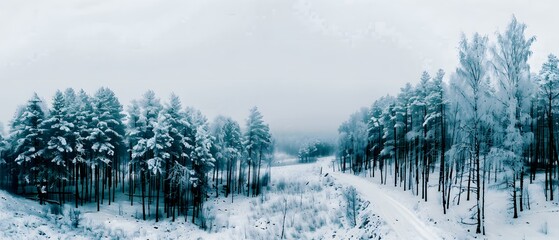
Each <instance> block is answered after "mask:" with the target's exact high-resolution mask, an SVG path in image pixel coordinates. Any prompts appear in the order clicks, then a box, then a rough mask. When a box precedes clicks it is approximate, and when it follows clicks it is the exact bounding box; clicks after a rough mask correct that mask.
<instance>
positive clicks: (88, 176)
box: [0, 88, 272, 227]
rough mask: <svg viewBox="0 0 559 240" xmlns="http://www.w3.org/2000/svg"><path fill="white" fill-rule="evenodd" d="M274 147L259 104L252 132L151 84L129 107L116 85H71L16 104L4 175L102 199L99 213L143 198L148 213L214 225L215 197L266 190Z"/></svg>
mask: <svg viewBox="0 0 559 240" xmlns="http://www.w3.org/2000/svg"><path fill="white" fill-rule="evenodd" d="M271 144H272V141H271V134H270V129H269V127H268V125H267V124H266V123H265V122H264V121H263V118H262V114H261V113H260V112H259V110H258V109H257V108H256V107H255V108H253V109H251V110H250V115H249V117H248V120H247V122H246V128H245V131H244V132H243V131H242V130H241V127H240V125H239V124H238V123H237V122H236V121H234V120H233V119H231V118H229V117H223V116H220V117H217V118H216V119H215V120H214V121H213V122H211V123H209V122H208V120H207V119H206V117H205V116H204V115H202V113H201V112H200V111H198V110H196V109H193V108H183V107H182V105H181V102H180V100H179V98H178V97H177V96H176V95H174V94H173V95H171V96H170V98H169V100H168V101H167V102H166V103H164V104H162V103H161V101H160V99H159V98H157V97H156V95H155V93H154V92H153V91H148V92H146V93H145V94H144V95H143V97H142V98H141V99H139V100H134V101H132V103H131V104H130V106H129V107H128V108H127V113H126V114H125V112H124V108H123V106H122V105H121V104H120V102H119V100H118V98H117V97H116V96H115V94H114V93H113V92H112V91H111V90H110V89H108V88H101V89H99V90H98V91H97V92H96V93H95V94H94V95H93V96H90V95H88V94H87V93H86V92H85V91H83V90H81V91H79V92H75V91H74V90H73V89H67V90H66V91H64V92H61V91H57V92H56V93H55V95H54V97H53V99H52V106H51V107H50V108H48V107H47V106H46V104H45V102H44V101H43V100H41V98H39V97H38V96H37V94H35V95H34V96H33V97H32V98H31V99H30V100H29V101H28V102H27V104H26V105H23V106H21V107H20V108H19V109H18V110H17V111H16V114H15V116H14V118H13V120H12V122H11V124H10V130H9V135H8V136H7V137H3V136H1V135H0V156H1V158H0V159H2V160H1V161H0V171H1V172H0V176H2V179H1V180H0V182H1V186H2V187H3V188H5V189H8V190H10V191H11V192H14V193H18V194H22V195H28V196H31V197H33V196H37V193H41V192H43V191H44V192H46V193H45V195H46V196H41V194H39V196H41V197H44V198H45V200H47V201H55V202H57V203H60V204H64V203H71V202H73V203H74V204H73V205H74V206H75V207H76V208H78V207H79V206H83V205H84V204H87V203H92V202H95V203H96V205H97V210H98V211H99V209H100V206H101V205H103V204H108V205H110V204H111V203H112V202H115V201H116V200H120V201H126V199H128V201H129V202H130V204H131V205H134V204H137V203H139V202H141V206H142V218H143V219H144V220H145V219H146V218H147V217H150V218H155V221H159V219H160V218H161V217H163V216H165V215H166V217H167V218H172V220H173V221H174V220H175V218H176V217H178V216H184V218H185V221H186V220H187V216H192V222H195V223H197V224H200V225H201V226H202V227H205V226H204V224H205V223H204V221H203V220H200V219H203V216H202V215H201V213H202V212H203V203H204V201H205V200H206V199H207V198H208V197H210V196H212V195H213V196H215V197H219V196H220V194H221V195H223V197H230V198H231V201H233V196H234V195H240V194H246V195H247V196H256V195H259V194H260V193H261V191H262V187H263V186H264V185H265V184H266V183H267V182H268V181H269V179H267V177H268V176H269V172H268V171H269V170H270V168H266V169H267V171H266V172H265V173H261V169H262V168H263V167H266V166H268V165H269V164H268V163H269V160H270V156H271V149H272V146H271ZM214 191H215V195H214V194H213V192H214ZM153 204H155V209H154V206H152V205H153ZM160 205H162V206H160ZM146 208H147V209H146ZM197 220H199V221H197Z"/></svg>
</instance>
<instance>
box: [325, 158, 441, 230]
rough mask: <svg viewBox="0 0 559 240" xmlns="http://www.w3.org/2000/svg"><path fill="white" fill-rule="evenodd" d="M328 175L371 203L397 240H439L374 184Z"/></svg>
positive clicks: (427, 227) (410, 213)
mask: <svg viewBox="0 0 559 240" xmlns="http://www.w3.org/2000/svg"><path fill="white" fill-rule="evenodd" d="M326 169H327V168H326ZM330 174H332V176H333V177H334V178H336V181H337V182H339V183H342V184H343V185H346V186H353V187H355V189H357V191H358V192H359V194H360V195H361V197H363V198H364V200H366V201H369V202H370V203H371V205H370V206H371V207H373V208H374V209H373V211H374V212H376V213H377V214H379V216H380V217H381V218H382V219H384V221H386V222H387V224H388V225H389V226H390V227H391V228H392V230H393V231H394V232H395V233H396V235H397V236H398V239H428V240H431V239H441V237H440V236H439V235H438V234H437V233H436V230H435V229H433V228H432V227H430V226H427V225H426V224H425V223H424V222H423V221H421V220H420V219H419V218H417V216H416V215H415V214H414V213H412V212H411V211H410V210H409V209H407V208H406V207H405V206H403V205H402V204H400V203H399V202H398V201H397V200H395V199H393V198H392V197H390V196H388V195H386V194H385V193H384V192H383V191H382V190H381V189H379V188H378V186H377V185H376V184H375V183H372V182H369V181H367V180H366V179H364V178H362V177H359V176H355V175H352V174H344V173H340V172H334V173H332V172H330Z"/></svg>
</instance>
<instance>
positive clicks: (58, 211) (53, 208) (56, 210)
mask: <svg viewBox="0 0 559 240" xmlns="http://www.w3.org/2000/svg"><path fill="white" fill-rule="evenodd" d="M50 213H51V214H53V215H64V207H63V206H62V205H58V204H51V205H50Z"/></svg>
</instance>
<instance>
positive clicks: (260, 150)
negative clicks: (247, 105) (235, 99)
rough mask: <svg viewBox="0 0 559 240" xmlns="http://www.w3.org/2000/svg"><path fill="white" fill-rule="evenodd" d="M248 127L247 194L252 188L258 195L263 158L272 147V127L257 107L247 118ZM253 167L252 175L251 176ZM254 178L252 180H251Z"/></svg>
mask: <svg viewBox="0 0 559 240" xmlns="http://www.w3.org/2000/svg"><path fill="white" fill-rule="evenodd" d="M246 125H247V129H246V132H245V142H244V145H245V148H246V150H247V152H248V159H247V161H248V166H249V167H248V170H249V173H248V175H247V176H248V184H249V189H248V191H247V196H248V195H249V194H250V190H252V195H253V196H257V195H258V194H259V193H260V188H261V186H260V185H259V183H260V179H259V178H260V167H261V166H262V159H263V158H264V156H263V155H264V153H265V151H266V150H267V149H268V148H269V147H270V144H271V134H270V128H269V127H268V125H267V124H265V123H264V120H263V119H262V114H261V113H260V111H258V108H257V107H253V108H252V109H251V110H250V115H249V117H248V120H247V124H246ZM251 168H252V176H251V173H250V172H251ZM251 179H252V182H251V181H250V180H251Z"/></svg>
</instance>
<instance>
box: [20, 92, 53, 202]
mask: <svg viewBox="0 0 559 240" xmlns="http://www.w3.org/2000/svg"><path fill="white" fill-rule="evenodd" d="M42 102H43V101H42V100H41V99H40V98H39V96H37V94H36V93H35V94H34V95H33V97H32V98H31V99H30V100H29V102H28V104H27V106H26V107H25V108H24V109H23V110H22V111H21V114H17V115H16V118H15V119H14V121H13V122H12V136H11V139H12V141H11V142H13V146H14V154H15V156H16V158H15V163H17V164H18V165H19V166H20V167H18V170H16V172H15V173H13V174H17V175H21V176H22V177H23V181H24V182H25V183H26V184H29V183H37V182H38V181H43V180H44V181H47V179H48V178H49V176H48V171H46V169H47V168H46V165H47V164H46V162H45V160H44V158H43V154H44V149H45V138H44V134H43V133H44V130H43V129H41V126H42V125H41V124H42V122H43V121H44V118H45V107H44V105H41V104H42ZM17 182H18V181H17V180H15V181H14V183H13V184H14V185H13V186H12V190H13V191H14V192H16V191H17V186H18V183H17ZM24 187H25V185H24V186H22V190H23V192H24V193H25V188H24Z"/></svg>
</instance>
